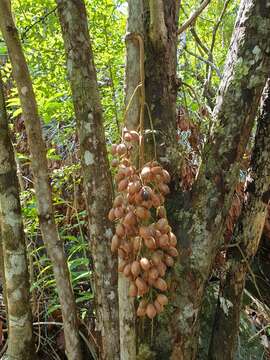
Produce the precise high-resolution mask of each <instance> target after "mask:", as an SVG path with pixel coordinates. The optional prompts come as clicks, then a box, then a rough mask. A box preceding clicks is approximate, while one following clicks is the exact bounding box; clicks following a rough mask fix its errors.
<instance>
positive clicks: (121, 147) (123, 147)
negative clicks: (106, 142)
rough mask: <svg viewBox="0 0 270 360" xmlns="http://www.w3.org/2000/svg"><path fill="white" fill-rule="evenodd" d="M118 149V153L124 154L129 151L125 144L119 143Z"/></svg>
mask: <svg viewBox="0 0 270 360" xmlns="http://www.w3.org/2000/svg"><path fill="white" fill-rule="evenodd" d="M116 151H117V154H118V155H124V154H126V152H127V147H126V145H125V144H119V145H117V148H116Z"/></svg>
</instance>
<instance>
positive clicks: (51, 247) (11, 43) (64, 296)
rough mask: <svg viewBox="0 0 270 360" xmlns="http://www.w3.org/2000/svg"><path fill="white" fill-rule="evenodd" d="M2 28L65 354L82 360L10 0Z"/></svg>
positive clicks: (1, 7) (3, 5)
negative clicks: (28, 151) (27, 151)
mask: <svg viewBox="0 0 270 360" xmlns="http://www.w3.org/2000/svg"><path fill="white" fill-rule="evenodd" d="M0 29H1V32H2V34H3V37H4V40H5V42H6V45H7V48H8V53H9V57H10V61H11V65H12V71H13V76H14V79H15V81H16V84H17V88H18V93H19V97H20V101H21V106H22V112H23V118H24V122H25V127H26V132H27V137H28V143H29V148H30V153H31V168H32V171H33V175H34V187H35V193H36V198H37V207H38V216H39V221H40V228H41V232H42V237H43V240H44V243H45V245H46V249H47V251H48V255H49V257H50V259H51V262H52V265H53V270H54V276H55V280H56V287H57V290H58V294H59V299H60V304H61V310H62V317H63V324H64V333H65V345H66V354H67V357H68V359H69V360H73V359H74V360H80V359H81V358H82V354H81V346H80V338H79V332H78V319H77V313H76V305H75V299H74V294H73V290H72V286H71V281H70V275H69V271H68V267H67V261H66V257H65V253H64V248H63V243H62V242H61V240H60V239H59V235H58V231H57V227H56V224H55V219H54V212H53V204H52V194H51V187H50V185H49V176H48V166H47V158H46V147H45V143H44V141H43V138H42V132H41V124H40V119H39V115H38V109H37V103H36V99H35V94H34V91H33V86H32V81H31V78H30V74H29V70H28V67H27V64H26V60H25V57H24V53H23V50H22V46H21V43H20V40H19V36H18V32H17V29H16V27H15V24H14V21H13V18H12V14H11V8H10V2H9V1H8V0H0Z"/></svg>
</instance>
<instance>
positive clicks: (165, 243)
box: [158, 234, 169, 248]
mask: <svg viewBox="0 0 270 360" xmlns="http://www.w3.org/2000/svg"><path fill="white" fill-rule="evenodd" d="M158 241H159V245H160V247H162V248H165V247H167V246H168V245H169V236H168V235H167V234H163V235H161V236H160V238H159V239H158Z"/></svg>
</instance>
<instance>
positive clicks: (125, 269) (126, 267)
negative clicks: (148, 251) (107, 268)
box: [123, 264, 131, 277]
mask: <svg viewBox="0 0 270 360" xmlns="http://www.w3.org/2000/svg"><path fill="white" fill-rule="evenodd" d="M123 274H124V275H125V277H129V276H130V275H131V265H130V264H127V265H126V266H125V268H124V271H123Z"/></svg>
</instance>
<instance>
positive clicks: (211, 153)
mask: <svg viewBox="0 0 270 360" xmlns="http://www.w3.org/2000/svg"><path fill="white" fill-rule="evenodd" d="M269 30H270V12H269V11H268V9H267V7H266V4H265V2H264V1H261V0H243V1H242V3H241V6H240V10H239V15H238V19H237V22H236V26H235V30H234V34H233V40H232V43H231V46H230V51H229V54H228V58H227V62H226V66H225V69H224V77H223V80H222V82H221V86H220V89H219V92H218V99H217V105H216V107H215V110H214V120H215V122H214V126H215V128H214V132H213V133H212V135H211V137H210V139H209V141H208V143H207V144H206V146H205V149H204V154H203V159H202V165H201V168H200V172H199V176H198V178H197V181H196V183H195V185H194V187H193V189H192V192H191V194H190V196H189V197H188V196H187V197H186V200H185V201H183V205H182V209H181V210H180V211H179V212H178V213H176V217H177V218H178V221H179V228H178V233H177V235H178V243H179V250H180V251H181V255H180V261H179V268H178V269H177V277H175V283H174V285H173V287H175V289H176V293H177V294H176V297H175V304H174V305H175V307H176V311H175V314H174V317H173V326H172V329H173V330H172V331H173V334H174V345H173V354H172V359H178V360H179V359H184V360H190V359H195V357H196V352H197V343H198V329H199V316H198V315H199V312H200V308H201V304H202V298H203V294H204V288H205V285H206V281H207V279H208V276H209V274H210V271H211V266H212V263H213V260H214V258H215V255H216V252H217V249H218V247H219V246H220V245H221V242H222V239H223V233H224V227H225V219H226V216H227V213H228V210H229V207H230V204H231V199H232V195H233V191H234V189H235V185H236V183H237V181H238V176H239V167H240V160H241V158H242V156H243V153H244V151H245V148H246V144H247V141H248V139H249V136H250V132H251V129H252V126H253V123H254V118H255V114H256V110H257V106H258V101H259V99H260V97H261V93H262V90H263V87H264V84H265V82H266V78H267V75H268V73H269V65H270V58H269V48H270V38H269Z"/></svg>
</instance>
